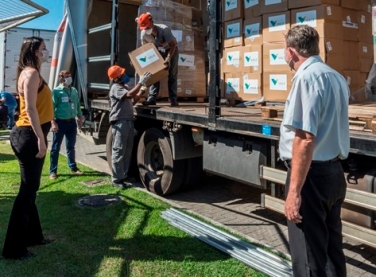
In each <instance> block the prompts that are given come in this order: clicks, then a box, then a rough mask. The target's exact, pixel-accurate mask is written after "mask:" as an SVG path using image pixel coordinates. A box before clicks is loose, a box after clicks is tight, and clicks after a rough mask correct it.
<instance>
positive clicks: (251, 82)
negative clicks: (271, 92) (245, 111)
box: [238, 73, 262, 101]
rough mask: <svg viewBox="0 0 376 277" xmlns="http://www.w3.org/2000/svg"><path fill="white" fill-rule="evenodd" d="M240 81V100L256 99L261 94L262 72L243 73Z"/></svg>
mask: <svg viewBox="0 0 376 277" xmlns="http://www.w3.org/2000/svg"><path fill="white" fill-rule="evenodd" d="M241 82H242V90H241V92H240V93H239V94H238V96H239V99H240V100H243V101H250V100H256V99H259V98H260V97H261V96H262V74H260V73H243V76H242V79H241Z"/></svg>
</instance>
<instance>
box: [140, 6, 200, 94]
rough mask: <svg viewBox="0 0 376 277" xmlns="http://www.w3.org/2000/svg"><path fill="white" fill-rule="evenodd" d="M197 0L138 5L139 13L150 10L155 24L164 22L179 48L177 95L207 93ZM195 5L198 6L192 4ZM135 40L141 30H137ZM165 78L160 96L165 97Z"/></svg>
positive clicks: (166, 91) (166, 92)
mask: <svg viewBox="0 0 376 277" xmlns="http://www.w3.org/2000/svg"><path fill="white" fill-rule="evenodd" d="M199 3H201V2H200V1H187V0H180V1H178V0H176V1H169V0H163V1H162V0H148V1H145V2H144V3H143V5H141V6H140V7H139V14H142V13H145V12H150V13H151V14H152V16H153V19H154V23H155V24H165V25H167V26H168V27H169V28H170V29H171V30H172V33H173V34H174V36H175V38H176V40H177V43H178V49H179V65H178V66H179V68H178V91H177V95H178V97H179V98H183V97H184V98H191V97H194V98H204V97H206V76H205V49H204V33H203V30H202V28H201V22H202V16H201V10H199V9H197V8H198V7H199ZM195 7H197V8H195ZM138 43H139V45H140V44H141V41H140V32H139V33H138ZM167 81H168V79H167V78H165V79H163V80H162V81H161V88H160V94H159V97H161V98H165V97H168V86H167Z"/></svg>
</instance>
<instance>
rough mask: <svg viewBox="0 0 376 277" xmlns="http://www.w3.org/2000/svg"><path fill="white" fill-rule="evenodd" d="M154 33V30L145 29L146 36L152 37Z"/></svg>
mask: <svg viewBox="0 0 376 277" xmlns="http://www.w3.org/2000/svg"><path fill="white" fill-rule="evenodd" d="M152 32H153V28H150V29H145V34H147V35H151V33H152Z"/></svg>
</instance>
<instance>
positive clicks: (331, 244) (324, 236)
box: [286, 161, 346, 277]
mask: <svg viewBox="0 0 376 277" xmlns="http://www.w3.org/2000/svg"><path fill="white" fill-rule="evenodd" d="M290 171H291V170H288V173H287V180H286V192H287V191H288V188H289V184H290V173H291V172H290ZM345 194H346V181H345V178H344V174H343V169H342V166H341V163H340V162H339V161H336V162H332V163H329V162H326V163H325V162H324V163H312V164H311V167H310V169H309V172H308V175H307V178H306V181H305V183H304V186H303V189H302V192H301V197H302V202H301V207H300V214H301V216H302V217H303V219H302V223H299V224H294V223H292V222H291V221H289V220H288V221H287V226H288V233H289V241H290V252H291V258H292V264H293V272H294V276H299V277H304V276H307V277H308V276H310V277H312V276H317V277H323V276H337V277H343V276H346V261H345V256H344V253H343V248H342V223H341V218H340V213H341V204H342V203H343V201H344V198H345ZM329 268H332V270H334V272H335V275H333V274H330V273H329V272H328V271H327V270H328V269H329ZM328 273H329V274H328Z"/></svg>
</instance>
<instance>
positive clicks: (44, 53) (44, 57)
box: [39, 49, 50, 63]
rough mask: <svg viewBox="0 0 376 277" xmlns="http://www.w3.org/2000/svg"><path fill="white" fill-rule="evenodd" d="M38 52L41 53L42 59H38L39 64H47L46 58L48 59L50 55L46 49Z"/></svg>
mask: <svg viewBox="0 0 376 277" xmlns="http://www.w3.org/2000/svg"><path fill="white" fill-rule="evenodd" d="M40 52H42V57H39V59H40V61H41V63H45V62H47V61H48V58H49V55H50V53H49V52H48V50H47V49H46V50H42V51H40Z"/></svg>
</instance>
